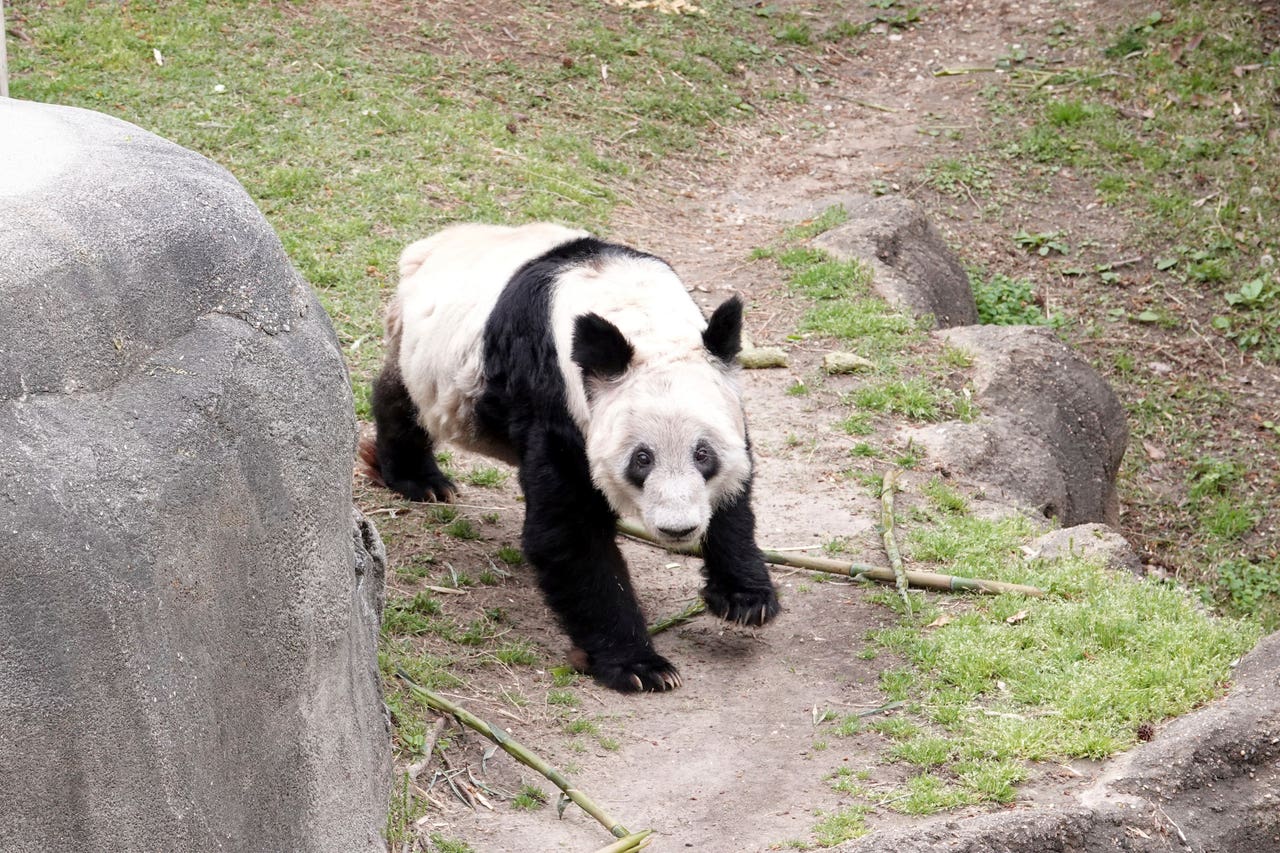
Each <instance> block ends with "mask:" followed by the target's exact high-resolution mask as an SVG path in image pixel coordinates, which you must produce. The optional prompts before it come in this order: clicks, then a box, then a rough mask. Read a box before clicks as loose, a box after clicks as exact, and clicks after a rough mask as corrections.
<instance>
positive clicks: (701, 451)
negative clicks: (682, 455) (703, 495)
mask: <svg viewBox="0 0 1280 853" xmlns="http://www.w3.org/2000/svg"><path fill="white" fill-rule="evenodd" d="M693 464H694V466H695V467H696V468H697V469H698V473H700V474H702V479H704V480H710V479H711V478H712V477H714V476H715V475H716V474H717V473H719V471H720V457H718V456H716V451H715V448H713V447H712V446H711V445H710V444H707V443H706V442H705V441H699V442H698V443H697V444H695V445H694V446H693Z"/></svg>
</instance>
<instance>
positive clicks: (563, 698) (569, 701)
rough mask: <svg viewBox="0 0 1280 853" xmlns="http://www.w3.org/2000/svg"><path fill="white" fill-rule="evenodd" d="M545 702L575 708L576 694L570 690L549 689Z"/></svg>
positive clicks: (576, 705) (576, 702)
mask: <svg viewBox="0 0 1280 853" xmlns="http://www.w3.org/2000/svg"><path fill="white" fill-rule="evenodd" d="M547 704H548V705H562V706H564V707H566V708H576V707H578V696H577V694H576V693H574V692H573V691H572V690H549V691H547Z"/></svg>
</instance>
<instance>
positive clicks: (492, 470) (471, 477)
mask: <svg viewBox="0 0 1280 853" xmlns="http://www.w3.org/2000/svg"><path fill="white" fill-rule="evenodd" d="M466 480H467V482H468V483H470V484H471V485H473V486H480V487H482V488H489V489H493V488H497V487H498V486H501V485H502V484H503V483H505V482H506V481H507V472H506V471H503V470H502V469H501V468H496V467H494V466H492V465H481V466H478V467H476V468H472V469H471V470H470V471H468V472H467V477H466Z"/></svg>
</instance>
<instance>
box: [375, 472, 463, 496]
mask: <svg viewBox="0 0 1280 853" xmlns="http://www.w3.org/2000/svg"><path fill="white" fill-rule="evenodd" d="M386 484H387V488H389V489H391V490H392V491H394V492H398V493H399V494H401V495H403V496H404V497H406V498H408V499H409V500H411V501H427V502H429V503H451V502H452V501H453V499H454V498H456V497H457V496H458V487H457V486H456V485H454V482H453V481H452V480H450V479H449V478H448V477H446V476H444V475H443V474H440V475H439V476H434V477H422V478H420V479H403V480H396V479H388V480H387V481H386Z"/></svg>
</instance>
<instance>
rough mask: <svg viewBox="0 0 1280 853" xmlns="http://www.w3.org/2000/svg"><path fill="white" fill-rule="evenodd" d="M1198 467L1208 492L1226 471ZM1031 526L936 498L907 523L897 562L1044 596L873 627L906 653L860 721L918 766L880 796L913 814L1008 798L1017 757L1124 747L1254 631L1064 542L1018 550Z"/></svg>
mask: <svg viewBox="0 0 1280 853" xmlns="http://www.w3.org/2000/svg"><path fill="white" fill-rule="evenodd" d="M1200 476H1201V479H1202V480H1204V481H1206V484H1205V486H1204V488H1205V489H1206V490H1210V491H1211V490H1212V489H1214V488H1224V487H1226V486H1223V483H1224V482H1226V483H1229V482H1230V478H1231V473H1230V471H1229V470H1228V469H1226V468H1224V467H1222V466H1220V465H1205V466H1203V468H1202V473H1201V475H1200ZM1207 481H1212V482H1213V483H1214V484H1216V485H1212V486H1211V485H1209V484H1208V482H1207ZM1034 533H1035V528H1033V527H1032V526H1031V524H1030V522H1029V521H1028V520H1027V519H1026V518H1024V517H1022V516H1010V517H1006V518H1003V519H994V520H992V519H975V518H973V517H971V516H969V515H965V514H959V513H948V512H942V513H939V514H938V515H937V516H936V517H935V518H934V519H933V522H932V524H931V525H928V526H921V527H916V528H913V529H912V530H911V531H910V533H909V534H908V535H907V537H906V540H905V542H904V551H905V555H906V556H907V558H908V560H909V561H910V562H914V563H918V564H921V563H922V564H928V563H939V564H942V565H945V570H946V571H947V572H948V573H951V574H955V575H960V576H963V577H984V578H989V579H992V580H1002V581H1007V582H1014V583H1025V584H1031V585H1035V586H1039V587H1040V588H1042V589H1045V590H1047V591H1048V592H1049V593H1050V594H1049V596H1047V597H1045V598H1042V599H1028V598H1025V597H1023V596H1019V595H1000V596H989V597H983V598H981V599H972V600H971V601H970V602H969V606H968V607H967V608H965V609H963V610H949V611H948V619H947V620H935V621H932V622H931V623H930V622H928V620H933V619H934V616H935V614H936V612H937V611H936V608H934V609H925V610H923V611H921V612H918V613H917V614H916V616H915V618H914V619H913V620H903V621H902V622H900V623H899V624H897V625H894V626H890V627H888V628H885V629H881V630H879V631H877V632H876V633H875V635H874V636H875V640H876V642H877V643H878V644H879V645H881V646H882V647H883V648H885V649H888V650H891V651H894V652H896V653H897V654H899V655H902V656H903V657H904V658H905V659H906V660H907V661H908V662H909V663H910V664H911V667H910V668H909V669H902V670H890V671H887V672H886V673H884V674H883V675H882V684H881V686H882V688H883V689H884V690H885V693H886V696H888V697H890V698H894V699H903V700H906V701H907V702H908V706H907V709H906V711H907V713H902V714H898V715H895V716H893V717H888V718H882V719H878V720H876V721H874V722H873V723H871V724H870V725H869V728H872V729H873V730H875V731H878V732H880V733H882V734H884V735H885V736H886V737H888V738H890V739H891V740H892V741H894V743H893V744H892V745H891V746H890V747H889V750H888V756H889V757H890V758H892V759H895V760H900V761H903V762H906V763H911V764H916V765H918V766H922V767H929V768H933V769H932V770H931V772H929V773H925V774H921V775H919V776H916V777H914V778H913V779H911V780H909V781H908V782H907V783H906V784H905V785H904V786H902V787H901V788H900V789H898V790H897V791H896V792H893V793H891V794H890V797H889V800H888V802H890V804H891V807H892V808H895V809H898V810H901V811H904V812H907V813H910V814H929V813H932V812H935V811H939V810H942V809H946V808H951V807H954V806H955V805H961V804H968V803H972V802H982V801H986V802H1009V801H1010V800H1012V799H1013V797H1014V795H1015V792H1016V786H1017V784H1018V783H1019V782H1021V781H1022V780H1023V779H1024V778H1025V777H1026V768H1025V762H1026V761H1039V760H1046V759H1055V760H1070V759H1072V758H1094V759H1100V758H1105V757H1107V756H1109V755H1112V754H1114V753H1115V752H1117V751H1119V750H1123V749H1127V748H1129V747H1130V746H1132V745H1133V744H1134V743H1135V742H1136V738H1137V731H1138V728H1139V727H1140V726H1141V725H1143V724H1144V723H1152V722H1159V721H1161V720H1164V719H1167V718H1168V717H1171V716H1176V715H1178V714H1182V713H1185V712H1186V711H1188V710H1190V709H1192V708H1194V707H1196V706H1198V705H1200V704H1202V703H1204V702H1205V701H1207V700H1208V699H1210V698H1212V697H1213V696H1214V695H1216V694H1217V693H1218V692H1219V691H1220V690H1221V689H1222V685H1223V683H1224V680H1225V679H1226V678H1227V677H1228V676H1229V673H1230V665H1231V663H1232V662H1233V661H1234V660H1235V659H1237V658H1238V657H1239V656H1240V655H1241V654H1243V653H1244V652H1245V651H1247V650H1248V649H1249V648H1250V647H1251V646H1252V644H1253V643H1254V642H1255V641H1256V640H1257V638H1258V636H1259V633H1260V631H1259V628H1258V626H1257V625H1256V624H1252V623H1248V622H1241V621H1237V620H1232V619H1224V618H1215V617H1212V616H1209V615H1207V614H1206V613H1204V612H1203V611H1202V610H1201V609H1200V608H1198V607H1197V606H1196V604H1195V602H1194V601H1192V600H1191V599H1190V598H1189V597H1188V596H1187V595H1186V593H1185V592H1183V591H1182V590H1180V589H1178V588H1177V587H1175V586H1171V585H1167V584H1161V583H1157V582H1152V581H1146V580H1142V579H1138V578H1134V577H1132V576H1130V575H1128V574H1126V573H1116V572H1113V571H1110V570H1108V569H1106V568H1104V567H1102V566H1101V565H1099V564H1098V563H1096V562H1092V561H1089V560H1086V559H1084V558H1081V557H1078V556H1072V557H1064V558H1062V559H1060V560H1057V561H1053V562H1050V561H1044V560H1031V561H1029V560H1027V559H1025V558H1024V557H1023V556H1022V554H1021V551H1020V548H1021V546H1022V545H1023V544H1024V543H1025V542H1026V541H1028V540H1029V538H1030V537H1031V536H1033V535H1034ZM1276 586H1277V587H1280V584H1276ZM895 598H896V597H895V596H891V595H887V596H886V597H885V599H884V600H885V601H886V603H891V602H892V601H893V600H894V599H895ZM926 624H929V625H930V627H928V628H925V627H924V626H925V625H926ZM913 718H914V719H913ZM919 718H923V720H924V721H926V722H927V724H928V725H927V730H926V727H925V726H923V725H922V724H921V723H919V722H916V719H919ZM949 779H953V780H954V781H948V780H949Z"/></svg>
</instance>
